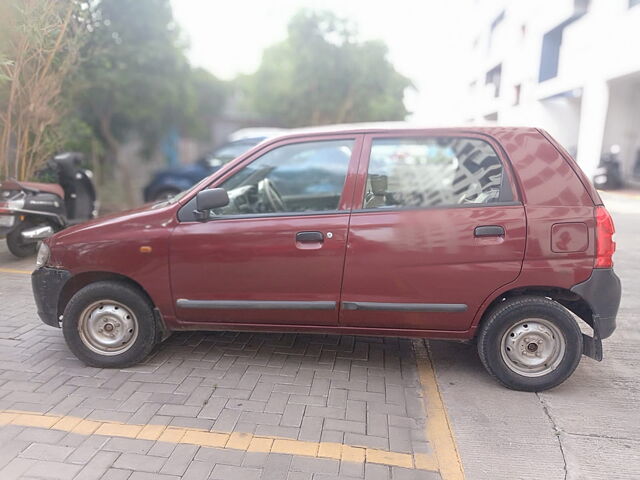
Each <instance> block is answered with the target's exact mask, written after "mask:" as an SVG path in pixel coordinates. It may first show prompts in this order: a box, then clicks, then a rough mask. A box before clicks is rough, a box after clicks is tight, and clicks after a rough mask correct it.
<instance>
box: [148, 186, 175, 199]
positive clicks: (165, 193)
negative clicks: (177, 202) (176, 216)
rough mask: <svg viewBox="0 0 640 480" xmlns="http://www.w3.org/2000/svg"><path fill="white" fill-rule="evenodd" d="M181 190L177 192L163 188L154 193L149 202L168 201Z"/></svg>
mask: <svg viewBox="0 0 640 480" xmlns="http://www.w3.org/2000/svg"><path fill="white" fill-rule="evenodd" d="M180 191H181V190H178V189H176V188H165V189H163V190H160V191H159V192H158V193H156V194H155V195H154V196H153V198H152V199H151V201H153V202H161V201H163V200H169V199H170V198H173V197H175V196H176V195H177V194H179V193H180Z"/></svg>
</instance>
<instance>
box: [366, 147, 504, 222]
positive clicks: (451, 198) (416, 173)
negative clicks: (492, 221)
mask: <svg viewBox="0 0 640 480" xmlns="http://www.w3.org/2000/svg"><path fill="white" fill-rule="evenodd" d="M512 200H513V194H512V191H511V187H510V186H509V183H508V181H507V178H506V173H505V172H504V168H503V165H502V163H501V161H500V158H499V157H498V155H497V154H496V152H495V150H494V149H493V147H492V146H491V145H490V144H489V143H487V142H485V141H484V140H480V139H478V138H466V137H446V136H442V137H409V138H375V139H373V142H372V145H371V154H370V159H369V168H368V175H367V184H366V188H365V194H364V198H363V202H362V208H364V209H393V208H431V207H446V206H464V205H484V204H495V203H503V202H509V201H512Z"/></svg>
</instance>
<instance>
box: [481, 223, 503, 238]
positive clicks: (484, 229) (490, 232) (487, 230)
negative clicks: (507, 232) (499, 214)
mask: <svg viewBox="0 0 640 480" xmlns="http://www.w3.org/2000/svg"><path fill="white" fill-rule="evenodd" d="M473 235H474V236H475V237H504V227H501V226H500V225H480V226H479V227H476V228H475V230H474V231H473Z"/></svg>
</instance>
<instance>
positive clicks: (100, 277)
mask: <svg viewBox="0 0 640 480" xmlns="http://www.w3.org/2000/svg"><path fill="white" fill-rule="evenodd" d="M100 281H111V282H118V283H122V284H126V285H128V286H129V287H131V288H133V289H135V290H138V291H139V292H140V293H141V294H142V295H143V296H144V297H145V298H146V299H147V300H148V301H149V304H150V305H151V306H152V307H153V311H154V316H155V319H156V321H157V322H158V326H159V327H160V331H161V334H162V340H164V339H165V338H167V337H168V336H169V330H168V328H167V326H166V323H165V321H164V318H163V316H162V313H161V312H160V310H159V309H158V307H157V306H156V302H154V301H153V298H152V297H151V295H149V293H148V292H147V291H146V290H145V288H144V287H143V286H142V285H141V284H140V283H138V282H136V281H135V280H134V279H132V278H131V277H127V276H126V275H122V274H119V273H114V272H108V271H89V272H81V273H78V274H76V275H73V276H72V277H71V278H69V280H67V282H66V283H65V284H64V286H63V287H62V291H61V292H60V297H59V298H58V311H57V315H58V318H60V316H61V315H62V314H63V312H64V310H65V308H66V306H67V304H68V303H69V300H71V298H72V297H73V296H74V295H75V294H76V293H77V292H78V291H80V289H82V288H84V287H86V286H87V285H89V284H91V283H95V282H100Z"/></svg>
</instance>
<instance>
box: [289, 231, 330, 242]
mask: <svg viewBox="0 0 640 480" xmlns="http://www.w3.org/2000/svg"><path fill="white" fill-rule="evenodd" d="M323 241H324V235H323V234H322V232H298V233H296V242H300V243H321V242H323Z"/></svg>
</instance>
